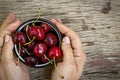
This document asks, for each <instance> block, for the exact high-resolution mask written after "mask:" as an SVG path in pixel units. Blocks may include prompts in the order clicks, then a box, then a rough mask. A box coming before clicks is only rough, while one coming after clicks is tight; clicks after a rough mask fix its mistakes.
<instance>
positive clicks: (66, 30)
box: [51, 19, 82, 49]
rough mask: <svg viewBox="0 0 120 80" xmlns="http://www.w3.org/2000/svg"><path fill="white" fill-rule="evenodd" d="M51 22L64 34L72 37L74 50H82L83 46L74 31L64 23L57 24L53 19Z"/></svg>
mask: <svg viewBox="0 0 120 80" xmlns="http://www.w3.org/2000/svg"><path fill="white" fill-rule="evenodd" d="M51 22H52V23H54V24H55V25H56V26H57V27H58V29H59V30H60V31H61V33H62V34H64V35H66V36H69V37H70V39H71V42H72V48H73V49H81V46H82V44H81V41H80V37H79V35H78V34H76V33H75V32H74V31H73V30H72V29H70V28H68V27H67V26H65V25H63V24H62V23H59V22H57V21H56V20H55V19H52V20H51Z"/></svg>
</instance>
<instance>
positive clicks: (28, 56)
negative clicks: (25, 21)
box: [13, 22, 62, 66]
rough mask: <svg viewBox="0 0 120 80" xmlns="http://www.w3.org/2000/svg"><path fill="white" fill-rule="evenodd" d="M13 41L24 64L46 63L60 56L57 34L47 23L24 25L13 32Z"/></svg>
mask: <svg viewBox="0 0 120 80" xmlns="http://www.w3.org/2000/svg"><path fill="white" fill-rule="evenodd" d="M13 41H14V44H16V45H17V47H18V52H19V55H20V56H21V57H22V58H23V59H24V60H25V64H27V65H30V66H34V65H36V64H43V63H47V62H49V61H50V60H51V59H59V58H61V56H62V52H61V49H60V48H59V42H58V36H57V34H56V33H55V31H54V30H53V29H52V28H51V27H50V26H49V25H48V24H47V23H43V22H42V23H40V24H39V25H27V26H25V27H24V28H23V29H22V30H21V31H20V32H16V33H15V35H14V38H13Z"/></svg>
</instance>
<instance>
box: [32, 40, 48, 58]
mask: <svg viewBox="0 0 120 80" xmlns="http://www.w3.org/2000/svg"><path fill="white" fill-rule="evenodd" d="M46 51H47V46H46V44H45V43H42V42H40V43H38V44H36V45H35V46H34V48H33V53H34V54H35V55H36V56H37V57H42V56H44V54H45V53H46Z"/></svg>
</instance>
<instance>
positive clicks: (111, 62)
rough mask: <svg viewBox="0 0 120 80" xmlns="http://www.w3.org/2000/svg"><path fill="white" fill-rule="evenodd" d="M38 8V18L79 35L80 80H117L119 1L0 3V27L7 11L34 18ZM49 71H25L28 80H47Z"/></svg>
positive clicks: (119, 75) (15, 0) (22, 0)
mask: <svg viewBox="0 0 120 80" xmlns="http://www.w3.org/2000/svg"><path fill="white" fill-rule="evenodd" d="M109 1H110V2H109ZM39 7H40V8H41V11H42V13H41V17H42V18H46V19H48V20H49V19H51V18H61V19H62V20H63V23H64V24H66V25H68V26H70V28H72V29H73V30H74V31H76V32H77V33H78V34H80V36H81V40H82V43H83V46H84V49H85V51H86V53H87V57H88V58H87V61H86V65H85V68H84V73H83V76H82V78H81V80H120V64H119V62H120V0H34V1H30V0H9V1H8V0H0V24H1V23H2V21H3V20H4V18H5V17H6V16H7V15H8V13H9V12H10V11H13V12H14V13H15V14H16V16H17V17H18V18H19V19H20V20H22V21H23V22H24V21H26V20H28V19H31V18H34V17H36V16H37V9H38V8H39ZM51 69H52V66H47V67H45V68H40V69H38V68H37V69H33V68H29V71H30V76H31V80H49V78H50V72H51Z"/></svg>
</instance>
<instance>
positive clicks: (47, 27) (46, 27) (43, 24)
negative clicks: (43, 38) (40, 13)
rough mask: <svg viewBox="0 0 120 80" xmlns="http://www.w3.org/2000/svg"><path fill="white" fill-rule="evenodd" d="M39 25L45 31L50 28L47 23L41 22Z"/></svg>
mask: <svg viewBox="0 0 120 80" xmlns="http://www.w3.org/2000/svg"><path fill="white" fill-rule="evenodd" d="M41 26H42V27H43V29H44V30H45V33H47V32H49V31H50V29H51V27H50V26H49V25H48V24H46V23H42V24H41Z"/></svg>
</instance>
